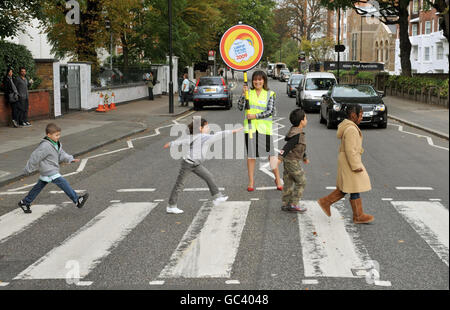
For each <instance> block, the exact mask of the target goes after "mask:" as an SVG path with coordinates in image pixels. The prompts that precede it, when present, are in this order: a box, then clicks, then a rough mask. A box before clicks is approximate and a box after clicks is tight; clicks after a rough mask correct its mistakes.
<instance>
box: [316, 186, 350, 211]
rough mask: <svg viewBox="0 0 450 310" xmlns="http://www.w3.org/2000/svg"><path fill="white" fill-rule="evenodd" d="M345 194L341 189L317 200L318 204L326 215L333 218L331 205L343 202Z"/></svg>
mask: <svg viewBox="0 0 450 310" xmlns="http://www.w3.org/2000/svg"><path fill="white" fill-rule="evenodd" d="M343 197H344V194H342V192H341V191H340V190H339V189H335V190H334V191H332V192H331V193H330V194H329V195H328V196H325V197H322V198H320V199H319V200H317V203H318V204H319V206H320V207H321V208H322V210H323V212H325V214H326V215H328V216H331V205H332V204H333V203H335V202H336V201H339V200H341V199H342V198H343Z"/></svg>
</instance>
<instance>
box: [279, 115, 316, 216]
mask: <svg viewBox="0 0 450 310" xmlns="http://www.w3.org/2000/svg"><path fill="white" fill-rule="evenodd" d="M289 120H290V121H291V124H292V127H291V128H290V130H289V132H288V134H287V135H286V137H285V139H284V140H285V141H286V144H285V145H284V147H283V150H281V152H280V155H279V156H278V160H279V161H283V163H284V171H283V181H284V187H283V197H282V201H283V205H282V207H281V210H283V211H294V212H305V211H306V208H305V207H302V206H300V204H299V202H300V198H302V196H303V190H304V189H305V185H306V177H305V172H304V171H303V169H302V166H301V165H300V161H303V163H305V164H308V163H309V160H308V158H307V157H306V153H305V152H306V140H305V133H304V132H303V128H304V127H306V124H307V123H308V120H307V119H306V114H305V112H304V111H303V110H302V109H295V110H294V111H292V112H291V114H290V115H289Z"/></svg>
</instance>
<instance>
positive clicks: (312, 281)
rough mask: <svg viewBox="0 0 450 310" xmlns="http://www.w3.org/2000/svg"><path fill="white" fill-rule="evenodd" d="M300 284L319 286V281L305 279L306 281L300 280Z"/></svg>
mask: <svg viewBox="0 0 450 310" xmlns="http://www.w3.org/2000/svg"><path fill="white" fill-rule="evenodd" d="M302 284H303V285H311V284H319V281H318V280H312V279H311V280H308V279H306V280H302Z"/></svg>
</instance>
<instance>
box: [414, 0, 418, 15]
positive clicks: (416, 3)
mask: <svg viewBox="0 0 450 310" xmlns="http://www.w3.org/2000/svg"><path fill="white" fill-rule="evenodd" d="M417 13H419V0H413V14H417Z"/></svg>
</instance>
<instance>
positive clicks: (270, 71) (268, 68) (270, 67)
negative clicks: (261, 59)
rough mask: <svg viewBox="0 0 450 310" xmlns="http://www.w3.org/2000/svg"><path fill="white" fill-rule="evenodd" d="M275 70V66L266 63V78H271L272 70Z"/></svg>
mask: <svg viewBox="0 0 450 310" xmlns="http://www.w3.org/2000/svg"><path fill="white" fill-rule="evenodd" d="M274 68H275V64H273V63H270V62H269V63H268V64H267V76H268V77H272V76H273V69H274Z"/></svg>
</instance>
